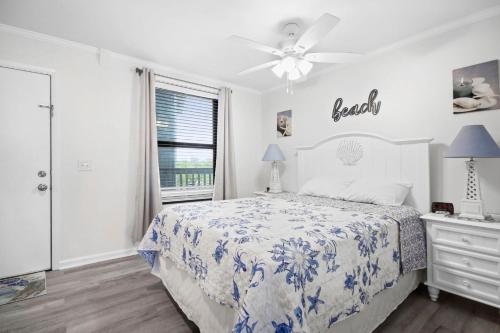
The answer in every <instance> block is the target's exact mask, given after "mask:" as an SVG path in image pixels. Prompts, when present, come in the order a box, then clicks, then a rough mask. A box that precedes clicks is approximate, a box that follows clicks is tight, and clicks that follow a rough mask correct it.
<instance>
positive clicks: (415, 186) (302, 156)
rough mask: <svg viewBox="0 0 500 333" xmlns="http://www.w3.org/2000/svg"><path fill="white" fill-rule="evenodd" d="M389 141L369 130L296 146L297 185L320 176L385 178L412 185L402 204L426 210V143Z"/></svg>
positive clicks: (427, 183) (428, 191) (427, 192)
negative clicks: (306, 145) (307, 145)
mask: <svg viewBox="0 0 500 333" xmlns="http://www.w3.org/2000/svg"><path fill="white" fill-rule="evenodd" d="M431 141H432V139H428V138H422V139H402V140H393V139H388V138H385V137H382V136H379V135H376V134H370V133H355V132H352V133H342V134H337V135H334V136H331V137H329V138H326V139H324V140H322V141H320V142H318V143H316V144H315V145H313V146H309V147H298V148H297V162H298V165H297V175H298V179H297V184H298V186H299V188H300V187H301V186H302V185H303V184H304V183H305V182H306V181H308V180H309V179H311V178H313V177H321V176H333V175H335V176H337V177H339V178H359V177H371V178H377V177H379V178H380V177H385V178H391V179H395V180H399V181H401V182H404V183H409V184H411V185H412V189H411V192H410V195H409V196H408V198H407V199H406V202H405V204H407V205H410V206H413V207H415V208H417V209H418V210H419V211H420V212H421V213H427V212H429V211H430V179H429V142H431Z"/></svg>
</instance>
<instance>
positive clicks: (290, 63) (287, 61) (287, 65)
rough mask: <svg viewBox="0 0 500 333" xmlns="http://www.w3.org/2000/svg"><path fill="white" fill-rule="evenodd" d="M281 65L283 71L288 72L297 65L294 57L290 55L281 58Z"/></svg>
mask: <svg viewBox="0 0 500 333" xmlns="http://www.w3.org/2000/svg"><path fill="white" fill-rule="evenodd" d="M281 66H282V67H283V69H284V70H285V72H287V73H290V72H291V71H292V70H294V69H295V67H296V66H297V65H296V59H295V58H294V57H290V56H288V57H284V58H283V60H281Z"/></svg>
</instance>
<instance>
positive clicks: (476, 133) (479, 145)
mask: <svg viewBox="0 0 500 333" xmlns="http://www.w3.org/2000/svg"><path fill="white" fill-rule="evenodd" d="M445 157H447V158H450V157H451V158H470V159H469V160H468V161H466V162H465V164H466V168H467V187H466V188H465V199H463V200H462V204H461V213H460V217H465V218H473V219H480V220H484V215H483V202H482V200H481V189H480V187H479V174H478V171H477V165H476V163H477V161H475V160H474V158H490V157H500V148H498V146H497V144H496V143H495V140H493V138H492V137H491V135H490V133H488V131H487V130H486V128H485V127H484V126H483V125H467V126H464V127H462V129H460V132H458V134H457V137H456V138H455V140H453V142H452V143H451V146H450V148H449V149H448V151H447V152H446V153H445Z"/></svg>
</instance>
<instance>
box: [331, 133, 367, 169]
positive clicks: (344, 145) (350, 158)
mask: <svg viewBox="0 0 500 333" xmlns="http://www.w3.org/2000/svg"><path fill="white" fill-rule="evenodd" d="M337 158H338V159H339V160H341V161H342V163H344V165H356V163H357V162H358V161H359V160H360V159H362V158H363V146H362V145H361V143H359V142H358V141H357V140H347V139H346V140H342V141H341V142H340V143H339V146H338V148H337Z"/></svg>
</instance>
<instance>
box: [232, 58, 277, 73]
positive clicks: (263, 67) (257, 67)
mask: <svg viewBox="0 0 500 333" xmlns="http://www.w3.org/2000/svg"><path fill="white" fill-rule="evenodd" d="M280 61H281V60H273V61H269V62H266V63H263V64H260V65H258V66H254V67H250V68H248V69H245V70H244V71H243V72H239V73H238V75H245V74H249V73H253V72H256V71H260V70H261V69H265V68H269V67H273V66H274V65H277V64H279V63H280Z"/></svg>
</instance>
